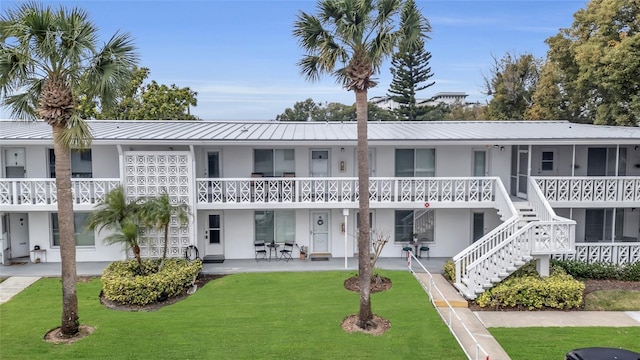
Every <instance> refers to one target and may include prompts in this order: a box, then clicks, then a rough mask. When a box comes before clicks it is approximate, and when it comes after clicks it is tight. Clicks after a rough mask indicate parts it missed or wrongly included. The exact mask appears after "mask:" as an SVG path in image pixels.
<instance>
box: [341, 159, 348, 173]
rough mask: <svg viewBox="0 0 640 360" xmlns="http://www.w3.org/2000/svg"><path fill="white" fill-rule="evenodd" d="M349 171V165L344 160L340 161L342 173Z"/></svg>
mask: <svg viewBox="0 0 640 360" xmlns="http://www.w3.org/2000/svg"><path fill="white" fill-rule="evenodd" d="M345 171H347V164H346V163H345V162H344V160H342V161H340V172H345Z"/></svg>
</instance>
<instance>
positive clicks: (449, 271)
mask: <svg viewBox="0 0 640 360" xmlns="http://www.w3.org/2000/svg"><path fill="white" fill-rule="evenodd" d="M442 270H443V271H444V277H445V278H446V279H449V280H450V281H452V282H456V264H454V263H453V260H447V261H446V262H445V263H444V268H443V269H442Z"/></svg>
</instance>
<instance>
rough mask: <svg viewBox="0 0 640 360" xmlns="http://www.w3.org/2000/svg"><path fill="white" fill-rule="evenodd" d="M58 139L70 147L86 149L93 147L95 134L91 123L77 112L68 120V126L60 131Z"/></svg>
mask: <svg viewBox="0 0 640 360" xmlns="http://www.w3.org/2000/svg"><path fill="white" fill-rule="evenodd" d="M58 140H59V141H60V142H61V144H64V145H65V146H67V147H69V148H72V149H78V150H84V149H87V148H89V147H91V142H92V140H93V136H92V135H91V128H90V127H89V124H87V122H86V121H84V119H82V118H81V117H80V116H79V115H78V114H77V113H74V114H72V115H71V118H70V119H69V121H68V122H67V127H66V128H65V129H64V131H62V133H60V138H59V139H58Z"/></svg>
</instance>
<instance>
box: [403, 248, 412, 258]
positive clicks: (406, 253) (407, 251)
mask: <svg viewBox="0 0 640 360" xmlns="http://www.w3.org/2000/svg"><path fill="white" fill-rule="evenodd" d="M412 251H413V247H412V246H411V245H405V246H403V247H402V251H401V252H400V257H401V258H405V257H407V256H408V255H409V253H410V252H412Z"/></svg>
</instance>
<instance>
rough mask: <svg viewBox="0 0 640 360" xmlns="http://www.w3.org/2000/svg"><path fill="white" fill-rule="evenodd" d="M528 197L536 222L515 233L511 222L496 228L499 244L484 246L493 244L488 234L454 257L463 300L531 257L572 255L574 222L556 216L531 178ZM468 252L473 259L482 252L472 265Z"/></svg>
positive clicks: (457, 284)
mask: <svg viewBox="0 0 640 360" xmlns="http://www.w3.org/2000/svg"><path fill="white" fill-rule="evenodd" d="M528 194H529V196H528V200H529V205H530V206H531V208H533V209H534V211H535V213H536V214H537V216H538V219H539V221H532V222H530V223H528V224H527V225H525V226H524V227H523V228H521V229H519V230H518V229H517V228H516V227H515V225H513V224H512V222H511V221H512V219H510V221H507V222H505V223H503V224H502V225H501V226H499V227H498V228H496V230H498V229H500V232H501V233H502V234H503V235H505V237H504V238H503V241H502V242H500V243H498V244H494V246H492V247H489V248H488V247H487V246H485V243H486V244H489V243H491V241H492V240H494V239H492V238H489V235H491V236H493V237H494V236H495V235H494V234H492V233H489V234H487V235H486V236H485V237H483V238H482V239H480V240H479V241H483V244H481V246H475V247H474V246H473V245H472V246H470V247H468V248H467V249H465V252H463V253H460V254H458V255H456V257H454V262H455V264H456V287H457V288H458V289H459V290H460V291H461V292H462V293H463V294H464V295H465V296H466V297H468V298H470V299H474V298H475V297H476V296H477V295H478V294H481V293H482V292H484V291H485V290H486V289H488V288H490V287H492V286H493V284H495V283H498V282H500V281H501V280H502V279H504V278H505V277H507V276H509V275H510V274H511V273H513V272H514V271H516V270H517V269H518V268H519V267H520V266H522V265H524V264H525V263H526V262H527V261H529V260H531V258H532V256H533V255H551V254H558V253H571V252H573V249H574V245H575V224H576V223H575V221H573V220H570V219H566V218H562V217H559V216H557V215H556V214H555V212H554V211H553V209H552V208H551V206H550V205H549V203H548V202H547V201H546V199H545V198H544V197H543V196H542V191H541V190H540V187H539V186H538V185H537V184H536V182H535V180H534V179H531V178H530V179H529V184H528ZM515 217H516V219H515V223H517V222H518V221H519V220H520V218H519V217H518V216H517V215H516V216H515ZM505 224H506V225H505ZM509 230H510V231H509ZM474 245H475V244H474ZM471 248H473V249H471ZM469 249H471V250H472V251H471V252H473V253H475V255H476V256H477V255H478V253H479V251H480V250H484V253H482V254H480V256H477V257H476V258H475V259H474V260H473V261H468V259H470V256H469V254H470V253H471V252H470V251H467V250H469ZM461 255H464V256H461Z"/></svg>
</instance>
